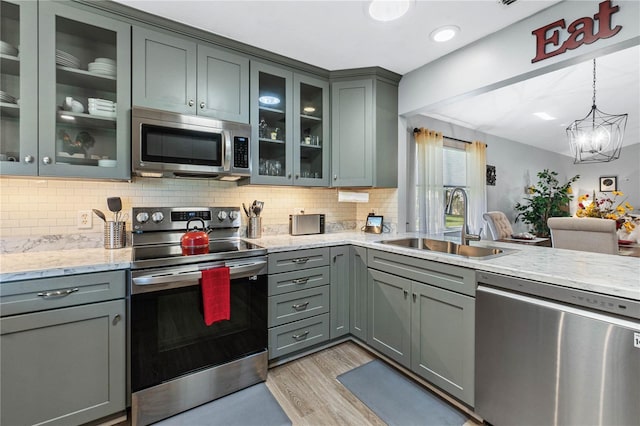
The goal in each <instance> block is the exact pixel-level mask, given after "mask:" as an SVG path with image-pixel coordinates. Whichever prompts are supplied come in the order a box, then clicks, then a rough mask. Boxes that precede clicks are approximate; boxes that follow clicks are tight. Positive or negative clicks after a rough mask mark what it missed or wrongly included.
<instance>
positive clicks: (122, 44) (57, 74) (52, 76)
mask: <svg viewBox="0 0 640 426" xmlns="http://www.w3.org/2000/svg"><path fill="white" fill-rule="evenodd" d="M30 3H31V4H30ZM16 6H19V8H20V13H19V17H20V20H19V21H18V20H16V19H13V17H15V16H16V13H15V7H16ZM12 9H13V11H12ZM35 9H37V13H36V12H34V10H35ZM5 31H7V32H8V33H11V34H12V35H11V36H7V39H8V40H11V41H12V42H13V43H18V42H19V43H20V55H19V57H17V56H16V57H9V56H11V55H2V74H3V80H5V72H6V74H7V76H6V80H7V81H8V83H7V90H8V91H14V92H13V93H14V94H15V96H14V97H19V98H20V106H19V107H17V105H5V104H2V105H1V106H0V108H1V113H2V124H3V135H2V142H1V143H0V151H2V153H3V154H5V155H7V157H12V158H13V159H15V161H12V163H14V164H4V162H3V164H2V167H1V170H0V173H2V174H8V175H13V174H15V175H32V176H34V175H39V176H55V177H81V178H104V179H128V178H129V177H130V169H131V165H130V163H131V161H130V155H131V153H130V151H131V149H130V140H129V134H130V127H129V120H128V113H129V106H130V104H131V102H130V81H131V80H130V75H131V67H130V54H131V46H130V26H129V25H128V24H126V23H123V22H120V21H118V20H116V19H111V18H109V17H107V16H103V15H102V14H99V13H93V12H91V11H89V10H88V9H87V8H79V7H73V6H71V5H69V4H64V3H62V2H38V3H36V2H24V3H22V2H19V3H14V2H8V1H3V2H2V38H3V40H4V39H5V36H4V34H5ZM25 31H26V33H25ZM18 37H19V39H18ZM112 61H113V62H112ZM105 62H109V63H108V64H107V63H105ZM114 64H115V65H114ZM5 65H8V67H7V68H5ZM105 68H107V69H105ZM3 87H4V84H3ZM18 87H19V88H20V93H17V92H16V90H17V88H18ZM3 90H4V89H3ZM12 96H13V95H12ZM66 98H72V99H73V100H75V101H77V102H79V104H76V107H75V108H74V109H73V110H69V111H67V110H64V109H63V108H62V107H63V104H64V103H65V99H66ZM89 99H100V100H105V101H109V102H113V103H114V104H115V107H114V108H115V112H114V111H111V110H110V111H103V110H102V108H98V109H96V108H95V107H93V106H92V105H89ZM10 115H11V116H12V120H13V121H12V120H10V119H9V118H10V117H9V116H10ZM5 118H6V119H5ZM5 125H6V126H7V127H6V128H7V130H6V133H5V130H4V129H5ZM103 159H110V160H115V161H116V166H115V167H101V165H100V160H103ZM103 165H105V164H104V163H103ZM5 166H6V167H5ZM109 166H111V164H109Z"/></svg>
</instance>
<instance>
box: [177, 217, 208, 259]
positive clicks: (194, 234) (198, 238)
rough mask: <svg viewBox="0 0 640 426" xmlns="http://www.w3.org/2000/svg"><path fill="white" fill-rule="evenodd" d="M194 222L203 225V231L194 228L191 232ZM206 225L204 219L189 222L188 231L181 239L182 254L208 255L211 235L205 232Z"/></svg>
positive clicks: (194, 219)
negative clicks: (191, 224)
mask: <svg viewBox="0 0 640 426" xmlns="http://www.w3.org/2000/svg"><path fill="white" fill-rule="evenodd" d="M193 221H200V222H201V223H202V230H200V229H198V228H197V227H194V228H193V229H192V230H189V224H190V223H191V222H193ZM205 228H206V224H205V222H204V220H203V219H202V218H199V217H194V218H193V219H189V220H188V221H187V230H186V232H185V233H184V235H182V237H181V238H180V247H181V248H182V254H183V255H185V256H187V255H192V254H206V253H209V233H208V232H207V231H205Z"/></svg>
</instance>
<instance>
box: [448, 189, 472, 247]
mask: <svg viewBox="0 0 640 426" xmlns="http://www.w3.org/2000/svg"><path fill="white" fill-rule="evenodd" d="M456 192H460V194H461V195H462V200H463V201H464V215H463V216H462V229H461V230H460V244H461V245H463V246H468V245H469V241H480V235H476V234H469V226H468V225H467V224H468V223H469V219H468V217H467V215H468V214H469V213H468V211H469V203H468V201H467V193H466V191H465V190H464V189H463V188H460V187H457V188H454V189H453V191H451V195H449V200H448V201H447V207H446V209H445V214H451V211H452V210H453V197H455V195H456Z"/></svg>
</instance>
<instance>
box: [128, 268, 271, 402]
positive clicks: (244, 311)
mask: <svg viewBox="0 0 640 426" xmlns="http://www.w3.org/2000/svg"><path fill="white" fill-rule="evenodd" d="M131 305H132V306H131V390H132V391H133V392H136V391H139V390H142V389H145V388H148V387H151V386H154V385H158V384H160V383H163V382H165V381H168V380H171V379H175V378H176V377H179V376H182V375H185V374H187V373H192V372H195V371H198V370H200V369H204V368H210V367H213V366H217V365H221V364H225V363H227V362H229V361H233V360H236V359H240V358H243V357H245V356H247V355H252V354H255V353H259V352H261V351H263V350H265V349H266V348H267V277H266V276H258V277H257V280H250V279H249V278H240V279H234V280H231V320H229V321H220V322H217V323H214V324H212V325H211V326H208V327H207V326H206V325H205V323H204V316H203V313H202V293H201V289H200V286H199V285H194V286H189V287H180V288H174V289H170V290H162V291H157V292H150V293H141V294H134V295H132V296H131Z"/></svg>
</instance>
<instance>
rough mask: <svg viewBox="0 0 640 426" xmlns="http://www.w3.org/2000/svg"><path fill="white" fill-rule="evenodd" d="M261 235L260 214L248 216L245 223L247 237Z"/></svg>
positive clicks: (259, 236) (258, 236)
mask: <svg viewBox="0 0 640 426" xmlns="http://www.w3.org/2000/svg"><path fill="white" fill-rule="evenodd" d="M261 237H262V218H261V217H260V216H255V217H250V218H249V223H248V225H247V238H261Z"/></svg>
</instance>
